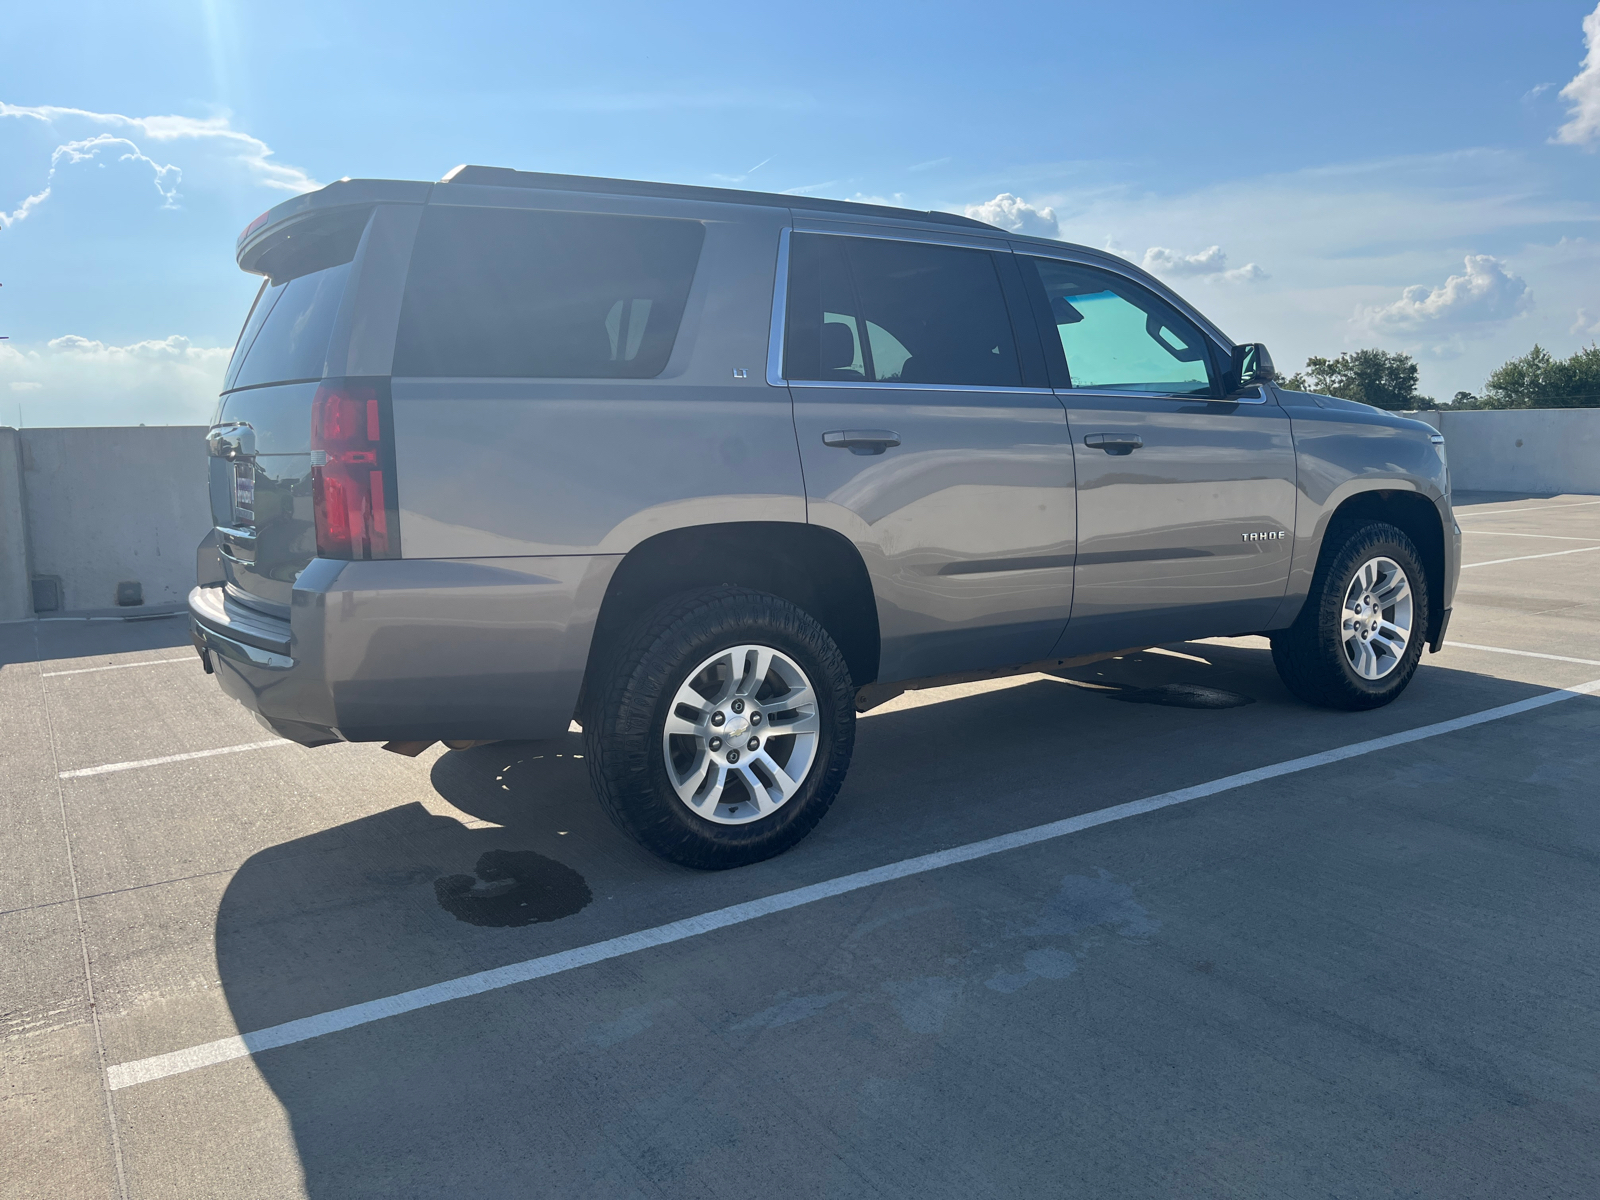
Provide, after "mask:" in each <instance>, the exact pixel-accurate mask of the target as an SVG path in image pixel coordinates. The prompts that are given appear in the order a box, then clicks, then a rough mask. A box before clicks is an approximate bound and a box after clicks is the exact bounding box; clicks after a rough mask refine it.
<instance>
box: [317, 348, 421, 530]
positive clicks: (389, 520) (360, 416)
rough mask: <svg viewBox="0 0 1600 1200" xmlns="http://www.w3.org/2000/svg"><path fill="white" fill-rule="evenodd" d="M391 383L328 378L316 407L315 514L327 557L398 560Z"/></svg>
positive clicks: (321, 388)
mask: <svg viewBox="0 0 1600 1200" xmlns="http://www.w3.org/2000/svg"><path fill="white" fill-rule="evenodd" d="M388 422H389V397H388V387H387V380H376V381H375V380H362V379H329V380H325V381H324V382H323V383H322V385H321V386H320V387H318V388H317V395H316V398H315V399H314V400H313V401H312V402H311V511H312V514H313V516H314V517H315V520H316V526H317V555H318V556H319V557H321V558H353V559H367V558H399V557H400V529H399V523H398V520H397V513H396V510H395V493H394V442H393V438H392V437H391V436H389V430H388V428H387V426H388Z"/></svg>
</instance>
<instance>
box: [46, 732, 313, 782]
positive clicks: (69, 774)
mask: <svg viewBox="0 0 1600 1200" xmlns="http://www.w3.org/2000/svg"><path fill="white" fill-rule="evenodd" d="M292 745H294V743H293V742H291V741H289V740H288V739H287V738H273V739H272V740H271V741H269V742H246V743H245V744H244V745H242V746H218V747H217V748H216V749H215V750H191V751H189V753H187V754H163V755H162V756H161V757H160V758H141V759H138V760H137V761H135V762H119V763H106V764H105V766H103V767H79V768H78V769H77V770H76V771H62V772H61V778H62V779H82V778H83V777H84V776H85V775H110V774H111V773H112V772H113V771H132V770H134V769H135V768H137V767H159V766H161V765H162V764H163V763H175V762H187V761H188V760H189V759H191V758H213V757H215V756H216V755H218V754H241V753H243V752H244V751H246V750H267V749H270V748H271V747H273V746H292Z"/></svg>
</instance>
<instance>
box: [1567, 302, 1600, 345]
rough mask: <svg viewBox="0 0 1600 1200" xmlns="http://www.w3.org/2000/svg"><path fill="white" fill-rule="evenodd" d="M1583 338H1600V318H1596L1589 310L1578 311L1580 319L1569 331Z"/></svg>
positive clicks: (1581, 309)
mask: <svg viewBox="0 0 1600 1200" xmlns="http://www.w3.org/2000/svg"><path fill="white" fill-rule="evenodd" d="M1567 332H1568V333H1576V334H1578V335H1579V336H1581V337H1591V338H1592V337H1600V317H1597V316H1594V315H1593V314H1592V313H1590V312H1589V310H1588V309H1587V308H1580V309H1579V310H1578V319H1577V320H1576V321H1574V322H1573V323H1572V326H1571V327H1570V328H1569V329H1568V330H1567Z"/></svg>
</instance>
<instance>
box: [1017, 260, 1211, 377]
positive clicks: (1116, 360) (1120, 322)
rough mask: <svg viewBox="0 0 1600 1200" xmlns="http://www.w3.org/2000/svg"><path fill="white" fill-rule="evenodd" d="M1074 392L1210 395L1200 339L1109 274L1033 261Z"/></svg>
mask: <svg viewBox="0 0 1600 1200" xmlns="http://www.w3.org/2000/svg"><path fill="white" fill-rule="evenodd" d="M1028 261H1031V263H1032V265H1033V267H1034V268H1035V269H1036V270H1037V271H1038V273H1039V280H1040V282H1041V283H1042V284H1043V285H1044V293H1045V299H1046V301H1047V302H1048V303H1049V306H1050V319H1051V321H1052V322H1053V324H1054V325H1055V328H1056V334H1057V336H1059V337H1060V339H1061V349H1062V351H1063V353H1065V354H1066V357H1067V373H1068V374H1069V375H1070V376H1071V381H1072V386H1073V387H1075V388H1093V389H1095V390H1097V391H1112V392H1156V393H1160V394H1163V395H1173V396H1208V395H1213V394H1215V386H1214V384H1215V380H1214V378H1213V374H1212V366H1211V357H1210V355H1209V354H1208V353H1207V352H1206V343H1205V336H1204V335H1203V334H1202V333H1201V332H1200V330H1199V329H1198V328H1197V327H1196V326H1195V324H1194V322H1192V321H1190V320H1188V319H1187V318H1185V317H1184V316H1183V315H1182V314H1180V313H1179V312H1178V311H1177V310H1176V309H1175V308H1173V307H1172V306H1171V305H1170V304H1168V303H1167V302H1166V301H1164V300H1162V299H1161V298H1160V297H1158V296H1156V295H1155V294H1154V293H1153V292H1148V291H1146V290H1145V289H1144V288H1141V287H1139V286H1138V285H1137V284H1134V283H1132V282H1130V281H1128V280H1126V279H1123V278H1121V277H1120V276H1118V275H1114V274H1112V273H1111V272H1109V271H1097V270H1095V269H1094V268H1092V267H1081V266H1078V265H1077V264H1075V263H1065V262H1059V261H1057V260H1055V259H1048V258H1035V259H1031V260H1028Z"/></svg>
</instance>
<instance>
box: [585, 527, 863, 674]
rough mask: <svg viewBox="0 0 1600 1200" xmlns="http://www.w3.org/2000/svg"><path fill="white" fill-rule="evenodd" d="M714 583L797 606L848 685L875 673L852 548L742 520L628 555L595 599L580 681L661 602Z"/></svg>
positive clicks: (822, 535) (811, 531)
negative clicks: (843, 667) (835, 650)
mask: <svg viewBox="0 0 1600 1200" xmlns="http://www.w3.org/2000/svg"><path fill="white" fill-rule="evenodd" d="M717 584H732V585H734V586H736V587H747V588H750V589H752V590H754V591H758V592H768V593H770V594H771V595H774V596H781V597H783V598H784V599H785V600H787V601H789V602H790V603H791V604H794V605H795V606H796V607H798V608H802V609H804V610H805V611H806V612H808V613H810V614H811V615H812V616H813V617H815V618H816V620H817V622H818V623H819V624H820V625H821V626H822V627H823V628H824V629H826V630H827V631H828V636H830V637H831V638H833V640H834V643H835V644H836V645H837V646H838V647H839V651H840V653H842V654H843V655H844V660H845V663H846V664H847V665H848V666H849V668H850V675H851V678H852V680H853V681H854V682H855V685H856V686H857V687H861V686H862V685H864V684H868V683H871V682H872V681H873V680H875V679H876V678H877V677H878V607H877V603H876V601H875V600H874V599H873V594H872V581H871V580H870V579H869V578H868V576H867V568H866V564H865V563H863V562H862V561H861V555H860V553H859V552H858V551H857V550H856V548H855V547H854V546H852V545H851V544H850V543H849V542H848V541H847V540H846V539H845V538H844V537H843V536H841V535H840V534H837V533H834V532H833V531H832V530H829V529H822V528H819V527H818V526H815V525H799V524H794V523H788V522H781V521H749V522H740V523H737V524H727V525H696V526H691V527H689V528H687V529H673V530H669V531H668V532H666V533H660V534H657V535H656V536H655V537H652V538H647V539H646V540H644V541H643V542H640V543H639V544H638V545H637V546H635V547H634V548H633V549H632V550H631V551H629V552H628V554H627V556H626V557H625V558H624V559H623V560H622V562H621V563H620V564H618V566H617V569H616V572H615V573H614V574H613V575H612V576H611V582H610V585H609V586H608V587H607V588H606V594H605V599H604V600H603V601H602V602H601V605H600V615H599V618H598V620H597V621H596V622H595V630H594V642H593V643H592V645H591V646H590V648H589V663H588V672H587V674H586V679H587V678H588V677H589V676H590V675H592V673H593V672H594V671H596V670H597V669H598V668H599V667H600V666H601V665H602V664H604V663H606V661H607V657H608V655H609V653H610V651H611V650H612V649H613V648H615V646H616V645H617V643H618V642H619V640H620V639H621V638H622V637H623V636H625V635H626V633H627V630H628V628H629V626H631V625H632V624H633V623H634V622H635V621H636V620H638V619H639V618H640V617H642V616H643V615H644V614H645V613H646V612H648V611H649V610H650V609H651V608H653V607H655V606H656V605H657V604H659V603H660V602H661V601H662V600H665V599H666V598H667V597H668V596H672V595H676V594H677V593H679V592H686V591H690V590H692V589H694V588H700V587H713V586H715V585H717Z"/></svg>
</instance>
